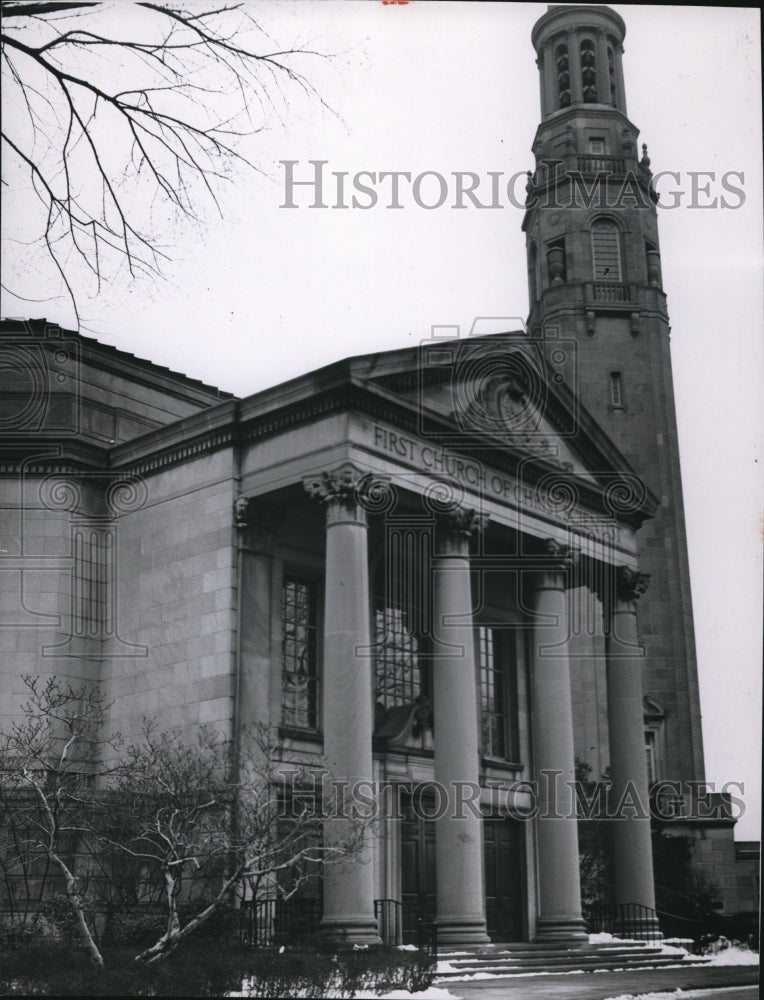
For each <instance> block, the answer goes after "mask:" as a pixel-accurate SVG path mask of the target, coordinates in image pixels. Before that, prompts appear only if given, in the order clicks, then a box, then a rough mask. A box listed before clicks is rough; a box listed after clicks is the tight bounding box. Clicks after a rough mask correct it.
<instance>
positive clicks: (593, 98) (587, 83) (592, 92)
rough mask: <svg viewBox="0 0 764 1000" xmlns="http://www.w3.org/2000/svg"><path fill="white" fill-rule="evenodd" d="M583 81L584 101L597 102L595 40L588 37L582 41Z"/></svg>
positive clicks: (588, 102)
mask: <svg viewBox="0 0 764 1000" xmlns="http://www.w3.org/2000/svg"><path fill="white" fill-rule="evenodd" d="M581 83H582V89H583V95H584V101H585V102H586V103H587V104H596V102H597V68H596V62H595V56H594V42H592V41H590V40H589V39H588V38H587V39H584V41H583V42H581Z"/></svg>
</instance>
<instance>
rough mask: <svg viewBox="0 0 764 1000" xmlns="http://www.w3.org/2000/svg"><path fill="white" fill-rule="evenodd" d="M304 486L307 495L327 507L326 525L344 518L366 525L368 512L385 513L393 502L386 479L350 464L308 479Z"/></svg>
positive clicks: (304, 481) (390, 489) (391, 488)
mask: <svg viewBox="0 0 764 1000" xmlns="http://www.w3.org/2000/svg"><path fill="white" fill-rule="evenodd" d="M303 486H304V487H305V491H306V493H307V494H308V496H310V497H312V498H313V499H314V500H318V501H319V503H323V504H326V508H327V523H332V521H334V520H335V519H337V518H338V517H343V516H344V517H348V516H350V517H352V518H353V519H354V520H357V521H359V522H361V523H366V513H367V512H370V513H373V514H381V513H384V512H385V511H387V510H389V509H390V508H391V507H392V506H393V504H394V502H395V496H394V492H393V487H392V485H391V483H390V479H389V477H388V476H382V475H377V474H376V473H371V472H368V471H366V470H364V469H359V468H358V466H357V465H354V464H353V463H352V462H344V463H343V464H342V465H340V466H338V467H337V468H336V469H330V470H327V471H325V472H321V473H319V474H318V475H317V476H309V477H307V478H306V479H304V480H303Z"/></svg>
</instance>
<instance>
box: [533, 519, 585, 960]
mask: <svg viewBox="0 0 764 1000" xmlns="http://www.w3.org/2000/svg"><path fill="white" fill-rule="evenodd" d="M545 547H546V556H547V559H546V564H545V565H544V566H543V567H542V569H541V571H540V572H539V573H538V574H537V576H536V578H535V612H536V627H535V629H534V638H533V755H534V760H535V768H536V779H537V781H538V807H539V816H538V821H537V826H536V831H537V832H536V843H537V851H538V886H539V890H538V891H539V898H538V902H539V907H538V916H537V919H536V940H537V941H545V942H546V941H550V942H556V941H579V940H580V941H583V940H587V935H586V933H585V931H584V921H583V918H582V916H581V884H580V879H579V862H578V824H577V820H576V803H575V791H574V782H575V750H574V744H573V706H572V700H571V690H570V659H569V652H568V642H569V637H570V624H569V621H568V594H567V577H568V574H569V572H570V570H571V569H572V567H573V565H574V562H575V560H576V558H577V553H576V552H575V551H573V550H572V549H571V547H570V546H568V545H561V544H560V543H558V542H556V541H554V540H553V539H549V540H548V541H547V542H546V546H545Z"/></svg>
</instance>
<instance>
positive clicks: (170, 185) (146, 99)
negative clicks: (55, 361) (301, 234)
mask: <svg viewBox="0 0 764 1000" xmlns="http://www.w3.org/2000/svg"><path fill="white" fill-rule="evenodd" d="M264 10H265V8H263V7H260V8H259V13H260V14H262V13H263V12H264ZM255 11H257V7H256V6H255V5H254V4H253V2H252V0H247V2H243V3H226V2H222V3H220V4H214V3H211V4H208V3H200V2H198V0H196V2H195V3H185V4H184V3H183V2H182V0H181V2H180V3H179V4H178V5H177V6H176V5H174V4H172V3H164V2H157V3H146V2H133V3H130V4H127V3H125V2H119V3H108V2H58V3H48V2H42V0H39V2H38V0H3V2H2V33H1V34H0V42H1V44H2V75H3V92H4V105H5V113H4V115H3V129H2V143H3V185H4V186H6V185H7V186H8V188H7V189H8V190H12V191H14V193H15V192H16V191H20V192H27V193H31V194H32V195H33V202H34V204H35V206H36V211H37V213H38V214H37V215H36V216H35V219H34V221H33V223H32V224H33V225H34V226H35V227H37V230H38V231H36V232H35V233H34V234H33V236H32V246H33V248H35V247H36V248H41V249H42V250H44V251H45V253H46V254H47V255H48V257H49V259H50V261H51V262H52V264H53V266H54V267H55V269H56V271H57V273H58V275H59V277H60V280H61V281H62V282H63V287H64V289H65V291H66V293H67V294H68V297H69V299H70V301H71V303H72V306H73V308H74V310H75V314H76V315H77V321H78V323H79V319H80V313H79V310H78V294H79V292H80V281H79V275H80V274H81V273H82V270H81V268H85V271H86V273H89V274H90V276H91V278H92V280H93V281H94V283H95V288H96V291H98V290H100V288H101V285H102V283H103V282H104V281H108V280H110V279H111V277H112V276H113V275H114V274H115V272H116V270H117V268H119V267H121V266H124V265H126V266H127V268H128V270H129V274H130V275H131V276H137V275H152V276H155V275H157V274H159V273H161V269H162V264H163V262H164V261H165V260H166V258H167V256H168V249H167V246H166V244H165V243H164V242H163V237H162V236H161V235H160V233H161V229H162V227H166V225H167V223H168V221H170V220H172V219H173V218H177V217H178V216H181V217H185V218H186V219H190V220H198V219H199V218H200V214H201V213H202V212H203V207H202V206H203V204H204V202H205V200H206V199H209V200H210V201H211V203H212V205H213V206H214V207H215V208H216V209H217V210H219V209H220V201H219V193H220V188H219V184H218V182H220V181H221V180H223V179H224V178H230V177H233V176H236V171H235V169H234V168H235V167H237V166H241V167H246V168H254V169H258V168H257V165H256V157H255V154H254V153H253V151H252V147H251V146H248V145H246V144H245V143H244V142H243V141H242V140H244V139H245V137H247V136H251V135H253V134H256V133H257V132H259V131H260V130H261V129H262V128H263V127H264V126H265V125H266V123H267V122H268V120H269V118H270V117H272V116H273V115H281V114H285V113H286V109H287V105H288V104H289V102H290V97H291V95H292V94H293V91H294V88H298V89H299V90H300V91H301V92H302V93H303V94H306V95H309V96H310V97H311V99H316V100H318V101H319V102H320V103H321V104H323V101H322V100H321V98H320V96H319V95H318V93H317V92H316V90H315V88H314V86H313V85H312V83H311V82H310V80H309V79H308V77H307V76H306V75H305V72H304V67H305V60H306V57H309V56H313V57H319V56H321V55H322V54H321V53H318V52H314V51H311V50H309V49H307V48H298V47H296V48H288V47H287V48H280V47H279V46H278V45H275V44H274V43H273V42H272V40H271V39H270V38H269V36H268V34H267V33H266V32H265V31H264V30H263V28H262V26H261V25H260V23H259V22H258V20H256V18H255V17H254V12H255ZM25 206H26V202H25ZM28 221H29V220H27V219H25V222H28ZM11 292H12V294H15V293H13V290H12V289H11ZM17 297H19V298H21V297H22V296H21V295H17Z"/></svg>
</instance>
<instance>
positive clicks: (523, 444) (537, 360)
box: [379, 335, 602, 481]
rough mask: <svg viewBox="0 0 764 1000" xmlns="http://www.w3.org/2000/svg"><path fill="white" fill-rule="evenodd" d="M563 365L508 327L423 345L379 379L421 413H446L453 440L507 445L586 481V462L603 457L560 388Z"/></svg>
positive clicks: (469, 444)
mask: <svg viewBox="0 0 764 1000" xmlns="http://www.w3.org/2000/svg"><path fill="white" fill-rule="evenodd" d="M558 353H559V352H558ZM563 361H564V358H563ZM439 362H440V363H439ZM561 369H563V365H562V364H561V365H558V366H555V365H554V364H550V363H549V361H548V359H547V358H546V357H545V352H544V351H543V349H539V346H538V345H536V344H534V343H533V342H530V341H529V339H528V338H527V337H525V336H524V335H507V336H506V337H503V338H502V337H486V338H475V339H473V340H466V341H462V342H457V343H456V344H454V345H453V346H447V345H445V344H443V345H439V346H437V347H436V348H434V349H428V348H424V349H421V351H420V355H419V358H418V359H417V364H416V365H415V368H414V370H412V369H411V368H409V369H405V368H401V369H400V370H399V371H397V372H395V373H392V372H389V373H385V374H384V375H382V376H381V377H380V378H379V381H380V382H381V383H382V384H384V385H385V386H386V387H387V388H388V389H391V390H393V391H394V392H395V393H396V395H399V396H400V397H401V398H402V399H405V400H407V401H408V402H409V403H413V404H414V405H415V406H416V407H417V408H418V409H419V411H420V413H421V415H422V416H423V417H426V416H428V415H429V416H432V417H433V418H440V419H441V420H445V421H446V422H447V423H448V424H449V425H450V427H451V433H450V435H448V432H446V433H447V436H449V437H450V440H449V443H450V444H452V445H453V446H456V447H458V446H459V445H460V444H462V445H464V446H467V447H472V448H474V447H480V446H481V445H482V446H484V447H487V448H491V449H493V448H497V447H498V448H501V449H506V450H508V451H511V452H513V453H514V454H515V456H517V457H519V458H520V459H522V458H527V459H540V460H543V461H544V462H545V463H547V464H549V465H552V466H554V467H555V468H558V469H560V470H563V471H565V472H568V473H571V474H573V475H576V476H580V477H583V478H585V479H588V480H590V481H591V480H593V479H594V478H595V476H594V475H593V473H592V462H594V466H595V469H596V471H602V468H601V467H602V461H601V459H593V456H592V451H593V449H592V447H591V444H592V443H591V442H590V441H588V440H587V432H586V430H585V428H584V426H583V425H582V421H581V419H580V418H581V415H582V409H581V407H580V406H579V404H578V402H577V400H576V399H575V397H574V396H573V395H572V394H571V393H570V391H567V392H566V391H565V386H564V382H565V374H564V371H562V370H561ZM588 422H589V423H592V421H591V418H590V417H589V418H588ZM594 450H598V449H594Z"/></svg>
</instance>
